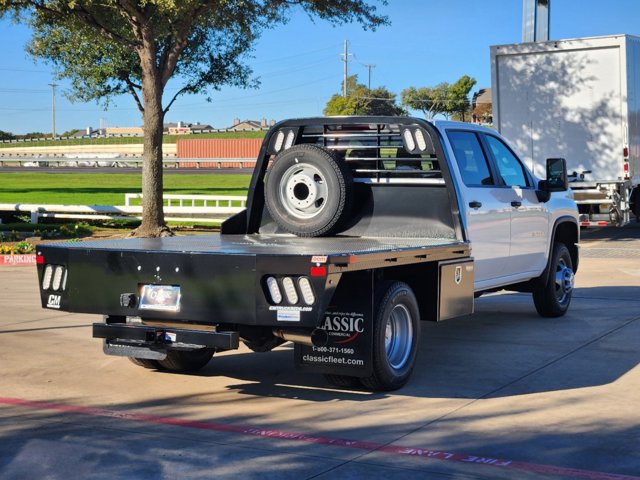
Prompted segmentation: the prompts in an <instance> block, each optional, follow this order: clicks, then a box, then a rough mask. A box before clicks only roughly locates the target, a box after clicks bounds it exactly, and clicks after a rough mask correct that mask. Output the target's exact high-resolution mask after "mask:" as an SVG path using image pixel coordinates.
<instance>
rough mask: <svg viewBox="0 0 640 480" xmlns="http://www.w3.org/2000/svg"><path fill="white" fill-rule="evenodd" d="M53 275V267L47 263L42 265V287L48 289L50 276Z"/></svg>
mask: <svg viewBox="0 0 640 480" xmlns="http://www.w3.org/2000/svg"><path fill="white" fill-rule="evenodd" d="M52 277H53V267H52V266H51V265H47V266H46V267H44V274H43V275H42V289H43V290H49V287H50V286H51V278H52Z"/></svg>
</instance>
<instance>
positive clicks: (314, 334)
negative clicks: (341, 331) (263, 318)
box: [273, 328, 329, 347]
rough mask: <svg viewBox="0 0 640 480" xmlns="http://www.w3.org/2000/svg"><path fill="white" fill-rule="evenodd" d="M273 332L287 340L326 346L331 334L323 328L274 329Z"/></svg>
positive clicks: (308, 344)
mask: <svg viewBox="0 0 640 480" xmlns="http://www.w3.org/2000/svg"><path fill="white" fill-rule="evenodd" d="M273 334H274V335H275V336H276V337H278V338H281V339H283V340H285V341H287V342H293V343H299V344H300V345H306V346H308V347H324V346H325V345H326V344H327V342H328V341H329V335H328V334H327V332H325V331H324V330H322V329H321V328H316V329H314V330H311V331H309V330H302V329H295V330H281V329H274V330H273Z"/></svg>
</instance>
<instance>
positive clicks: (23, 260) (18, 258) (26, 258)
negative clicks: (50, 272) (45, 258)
mask: <svg viewBox="0 0 640 480" xmlns="http://www.w3.org/2000/svg"><path fill="white" fill-rule="evenodd" d="M35 264H36V256H35V255H0V266H2V265H11V266H18V265H35Z"/></svg>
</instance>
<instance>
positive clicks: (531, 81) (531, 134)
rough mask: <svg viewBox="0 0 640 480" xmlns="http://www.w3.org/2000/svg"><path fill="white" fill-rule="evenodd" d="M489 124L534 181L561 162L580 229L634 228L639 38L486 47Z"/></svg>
mask: <svg viewBox="0 0 640 480" xmlns="http://www.w3.org/2000/svg"><path fill="white" fill-rule="evenodd" d="M491 83H492V87H493V88H492V94H493V120H494V125H495V127H496V128H497V129H498V131H499V132H500V133H501V134H503V135H504V136H505V137H507V138H509V139H510V140H511V142H512V144H513V147H514V148H515V150H516V151H517V152H518V153H519V154H520V155H521V158H523V160H524V161H525V162H526V163H527V165H528V166H529V167H530V168H531V169H532V170H533V171H534V172H536V173H537V174H540V173H541V172H542V171H543V168H544V164H545V163H544V162H545V159H546V158H551V157H563V158H565V159H566V161H567V168H568V171H569V174H570V178H571V188H572V189H573V191H574V195H575V199H576V201H577V203H578V206H579V210H580V214H581V216H580V220H581V225H583V226H592V225H606V224H609V223H613V224H615V225H624V224H625V223H627V222H629V220H630V217H631V214H632V213H633V214H635V217H636V219H638V221H640V189H639V188H638V185H639V184H640V37H634V36H630V35H614V36H606V37H593V38H576V39H571V40H556V41H548V42H540V43H521V44H513V45H496V46H492V47H491Z"/></svg>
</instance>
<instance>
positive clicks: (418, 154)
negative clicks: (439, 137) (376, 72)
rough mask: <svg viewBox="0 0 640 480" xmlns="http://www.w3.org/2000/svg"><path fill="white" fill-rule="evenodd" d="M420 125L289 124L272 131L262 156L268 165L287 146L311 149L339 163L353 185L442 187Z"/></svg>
mask: <svg viewBox="0 0 640 480" xmlns="http://www.w3.org/2000/svg"><path fill="white" fill-rule="evenodd" d="M298 123H299V125H298ZM420 123H422V122H420ZM420 123H418V122H417V121H416V119H413V118H406V117H370V118H367V119H366V120H365V119H364V118H363V117H345V118H340V117H336V118H314V119H306V120H298V121H291V120H290V121H286V122H282V124H280V125H276V126H275V127H274V130H275V131H274V133H273V135H272V137H271V139H270V141H269V142H268V143H269V149H268V152H266V153H268V154H270V155H271V159H272V158H273V156H274V155H276V154H277V153H280V152H281V151H283V150H286V149H287V148H290V147H291V146H293V145H299V144H314V145H318V146H321V147H323V148H326V149H328V150H331V151H333V152H334V153H335V154H336V155H338V156H339V157H340V158H342V159H344V161H345V162H346V164H347V165H349V166H350V167H351V170H352V173H353V178H354V180H355V181H356V182H362V183H379V182H384V183H389V182H393V183H395V182H397V181H399V180H400V181H402V183H414V182H416V181H419V182H420V183H436V184H438V183H443V177H442V172H441V170H440V164H439V161H438V159H437V155H436V151H435V148H434V141H433V139H432V138H431V135H432V133H430V131H429V129H427V128H425V126H424V125H420Z"/></svg>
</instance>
